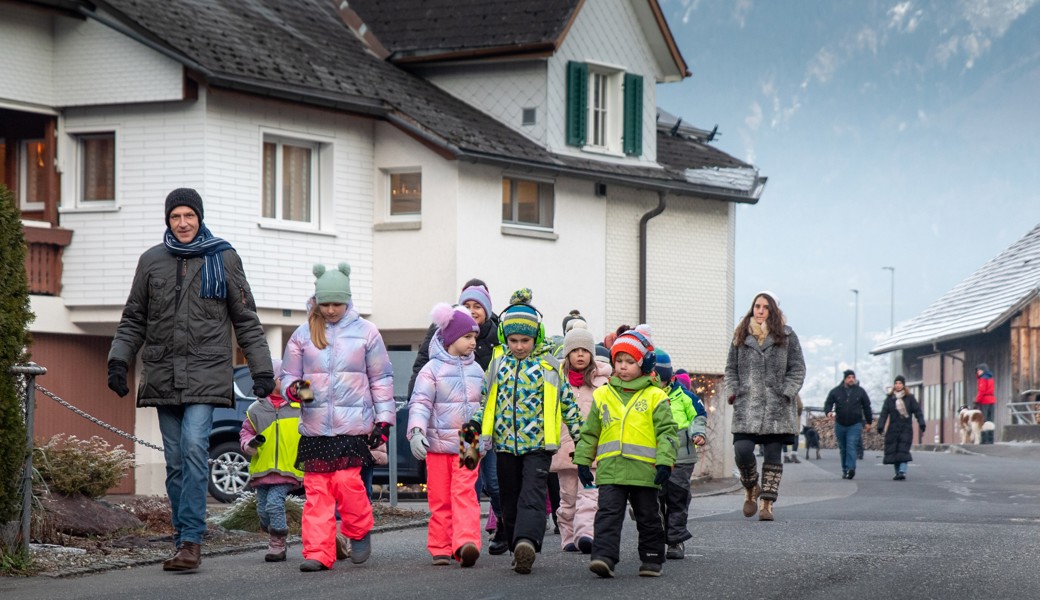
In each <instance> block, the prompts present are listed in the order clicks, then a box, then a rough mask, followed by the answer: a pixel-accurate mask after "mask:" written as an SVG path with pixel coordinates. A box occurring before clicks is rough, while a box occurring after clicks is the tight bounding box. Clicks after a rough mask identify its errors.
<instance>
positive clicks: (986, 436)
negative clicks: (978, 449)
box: [975, 402, 996, 444]
mask: <svg viewBox="0 0 1040 600" xmlns="http://www.w3.org/2000/svg"><path fill="white" fill-rule="evenodd" d="M995 406H996V405H995V404H979V403H977V402H976V403H975V408H977V409H979V410H980V411H982V420H983V421H992V420H993V408H994V407H995ZM979 443H980V444H992V443H993V432H992V431H983V432H982V436H981V439H980V440H979Z"/></svg>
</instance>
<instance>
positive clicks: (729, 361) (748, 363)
mask: <svg viewBox="0 0 1040 600" xmlns="http://www.w3.org/2000/svg"><path fill="white" fill-rule="evenodd" d="M784 332H785V334H786V340H785V341H784V343H783V344H780V345H778V344H776V343H775V342H774V341H773V336H772V334H770V335H767V336H766V339H765V341H764V342H763V343H762V344H761V345H759V343H758V340H756V339H755V337H754V336H753V335H751V334H748V335H747V337H745V338H744V342H743V343H742V344H740V345H739V346H733V345H730V347H729V356H728V357H727V358H726V378H725V389H726V397H727V398H729V399H731V400H732V403H733V427H732V430H733V433H749V434H759V435H770V434H784V433H790V434H797V433H798V430H799V426H798V407H797V405H795V402H794V397H795V395H796V394H798V391H799V390H801V389H802V382H803V381H805V359H804V358H803V356H802V346H801V344H799V342H798V336H797V335H795V333H794V331H792V330H791V328H790V327H785V328H784Z"/></svg>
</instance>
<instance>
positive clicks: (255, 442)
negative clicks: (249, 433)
mask: <svg viewBox="0 0 1040 600" xmlns="http://www.w3.org/2000/svg"><path fill="white" fill-rule="evenodd" d="M266 441H267V438H265V437H264V434H262V433H258V434H256V436H255V437H253V439H251V440H249V443H248V444H246V445H247V446H249V447H250V448H257V447H259V446H260V444H263V443H264V442H266Z"/></svg>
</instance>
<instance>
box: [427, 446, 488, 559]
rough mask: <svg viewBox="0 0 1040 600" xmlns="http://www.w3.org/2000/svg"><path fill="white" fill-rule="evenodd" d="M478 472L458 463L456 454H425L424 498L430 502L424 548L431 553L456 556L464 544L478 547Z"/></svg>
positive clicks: (431, 554) (433, 554) (432, 554)
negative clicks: (428, 523)
mask: <svg viewBox="0 0 1040 600" xmlns="http://www.w3.org/2000/svg"><path fill="white" fill-rule="evenodd" d="M477 473H478V470H477V469H474V470H472V471H470V470H469V469H467V468H466V467H460V466H459V455H458V454H441V453H437V452H430V453H429V454H427V455H426V498H427V500H428V501H429V503H430V528H429V531H428V533H427V537H426V549H427V550H429V551H430V556H452V557H455V558H458V557H457V556H456V551H457V550H458V549H459V548H461V547H462V546H463V544H475V545H476V546H477V549H480V503H479V502H478V501H477V490H476V482H477Z"/></svg>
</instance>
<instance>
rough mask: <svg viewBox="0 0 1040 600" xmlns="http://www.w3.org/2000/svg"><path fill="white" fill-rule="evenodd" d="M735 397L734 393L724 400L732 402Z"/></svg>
mask: <svg viewBox="0 0 1040 600" xmlns="http://www.w3.org/2000/svg"><path fill="white" fill-rule="evenodd" d="M736 399H737V396H736V395H735V394H734V395H732V396H730V397H729V398H727V399H726V402H729V403H730V404H733V401H734V400H736Z"/></svg>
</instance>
